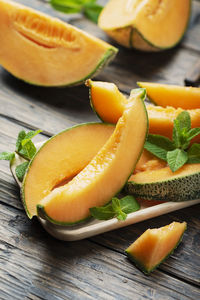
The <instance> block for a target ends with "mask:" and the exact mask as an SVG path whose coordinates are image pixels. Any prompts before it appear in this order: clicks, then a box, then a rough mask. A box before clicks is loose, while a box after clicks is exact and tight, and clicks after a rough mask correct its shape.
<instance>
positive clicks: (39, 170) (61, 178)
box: [22, 123, 114, 218]
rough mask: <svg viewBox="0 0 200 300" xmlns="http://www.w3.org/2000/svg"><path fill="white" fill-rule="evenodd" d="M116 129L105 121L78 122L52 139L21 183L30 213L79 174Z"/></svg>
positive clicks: (29, 214)
mask: <svg viewBox="0 0 200 300" xmlns="http://www.w3.org/2000/svg"><path fill="white" fill-rule="evenodd" d="M113 131H114V126H112V125H108V124H102V123H87V124H82V125H77V126H74V127H71V128H69V129H66V130H64V131H62V132H61V133H59V134H57V135H55V136H53V137H52V138H51V139H49V140H48V141H47V142H46V143H45V144H44V145H43V146H42V147H41V148H40V149H39V150H38V152H37V153H36V155H35V156H34V158H33V159H32V161H31V163H30V166H29V168H28V171H27V173H26V175H25V178H24V181H23V185H22V200H23V203H24V207H25V209H26V212H27V215H28V216H29V217H30V218H32V217H33V216H34V215H36V205H37V203H39V202H40V201H41V200H42V199H43V198H44V197H45V196H47V195H48V194H49V193H50V192H51V191H52V190H53V189H54V188H55V187H57V186H59V185H62V184H64V183H66V182H67V181H69V180H71V179H72V178H73V177H74V176H75V175H76V174H78V173H79V172H80V171H81V170H82V169H83V168H84V167H85V166H86V165H87V164H88V163H89V162H90V161H91V159H92V158H93V157H94V156H95V155H96V154H97V152H98V151H99V149H100V148H101V147H102V146H103V145H104V144H105V143H106V141H107V140H108V138H109V137H110V136H111V134H112V132H113Z"/></svg>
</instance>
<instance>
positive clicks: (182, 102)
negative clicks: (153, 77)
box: [137, 82, 200, 109]
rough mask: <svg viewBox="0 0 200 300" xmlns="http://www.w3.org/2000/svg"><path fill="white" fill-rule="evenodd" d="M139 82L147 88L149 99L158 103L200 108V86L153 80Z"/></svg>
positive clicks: (164, 105) (185, 107) (177, 106)
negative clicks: (178, 84) (171, 83)
mask: <svg viewBox="0 0 200 300" xmlns="http://www.w3.org/2000/svg"><path fill="white" fill-rule="evenodd" d="M137 84H138V85H139V86H140V87H142V88H145V89H146V91H147V96H148V98H149V100H150V101H151V102H153V103H154V104H156V105H160V106H163V107H167V106H172V107H174V108H179V107H180V108H183V109H195V108H199V109H200V88H195V87H184V86H177V85H169V84H159V83H151V82H138V83H137Z"/></svg>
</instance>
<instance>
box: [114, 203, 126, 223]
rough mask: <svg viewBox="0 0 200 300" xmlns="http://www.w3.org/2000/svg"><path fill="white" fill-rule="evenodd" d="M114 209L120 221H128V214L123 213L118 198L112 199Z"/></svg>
mask: <svg viewBox="0 0 200 300" xmlns="http://www.w3.org/2000/svg"><path fill="white" fill-rule="evenodd" d="M112 207H113V210H114V212H115V214H116V217H117V219H118V220H126V217H127V214H126V213H125V212H123V210H122V208H121V203H120V200H119V199H118V198H112Z"/></svg>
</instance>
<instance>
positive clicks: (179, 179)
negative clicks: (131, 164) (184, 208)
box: [125, 164, 200, 202]
mask: <svg viewBox="0 0 200 300" xmlns="http://www.w3.org/2000/svg"><path fill="white" fill-rule="evenodd" d="M199 186H200V164H185V165H184V166H183V167H182V168H180V169H179V170H177V171H176V172H172V171H171V170H170V168H169V167H168V166H163V168H162V166H161V168H158V169H149V170H148V169H147V170H144V171H142V172H138V173H137V174H133V175H132V176H131V177H130V178H129V181H128V182H127V184H126V187H125V188H126V191H127V193H129V194H133V195H134V196H136V197H139V198H142V199H145V200H158V201H174V202H178V201H188V200H195V199H199V198H200V188H199Z"/></svg>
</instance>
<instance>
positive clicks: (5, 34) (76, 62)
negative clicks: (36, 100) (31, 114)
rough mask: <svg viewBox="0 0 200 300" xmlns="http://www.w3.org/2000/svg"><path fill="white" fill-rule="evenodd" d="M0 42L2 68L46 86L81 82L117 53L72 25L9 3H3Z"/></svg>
mask: <svg viewBox="0 0 200 300" xmlns="http://www.w3.org/2000/svg"><path fill="white" fill-rule="evenodd" d="M0 41H1V47H0V64H1V65H2V66H3V67H4V68H5V69H6V70H7V71H9V72H10V73H12V74H13V75H14V76H16V77H18V78H21V79H23V80H25V81H27V82H29V83H33V84H36V85H43V86H62V85H72V84H77V83H79V82H82V81H84V80H85V79H86V78H90V77H91V76H92V75H94V73H95V72H96V71H97V70H98V69H99V68H100V67H102V66H103V65H104V64H105V63H106V62H108V61H109V60H110V59H112V58H113V57H114V55H115V54H116V52H117V49H116V48H114V47H112V46H111V45H109V44H107V43H105V42H103V41H101V40H100V39H97V38H96V37H93V36H91V35H89V34H87V33H86V32H84V31H81V30H80V29H78V28H75V27H73V26H71V25H70V24H67V23H64V22H62V21H60V20H59V19H56V18H52V17H50V16H48V15H45V14H43V13H41V12H38V11H36V10H33V9H31V8H28V7H26V6H23V5H21V4H18V3H16V2H12V1H9V0H8V1H7V0H6V1H5V0H0Z"/></svg>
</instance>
